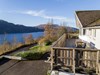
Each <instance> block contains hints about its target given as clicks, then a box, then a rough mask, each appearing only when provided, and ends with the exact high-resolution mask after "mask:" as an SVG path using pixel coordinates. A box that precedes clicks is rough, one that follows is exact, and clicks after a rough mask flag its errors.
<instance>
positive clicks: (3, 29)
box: [0, 20, 44, 34]
mask: <svg viewBox="0 0 100 75" xmlns="http://www.w3.org/2000/svg"><path fill="white" fill-rule="evenodd" d="M40 31H44V30H43V29H40V28H37V27H28V26H24V25H19V24H13V23H10V22H7V21H4V20H0V34H4V33H29V32H40Z"/></svg>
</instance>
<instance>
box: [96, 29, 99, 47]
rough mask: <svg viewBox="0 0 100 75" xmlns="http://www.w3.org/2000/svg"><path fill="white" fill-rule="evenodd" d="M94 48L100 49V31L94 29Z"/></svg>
mask: <svg viewBox="0 0 100 75" xmlns="http://www.w3.org/2000/svg"><path fill="white" fill-rule="evenodd" d="M96 48H97V49H100V29H96Z"/></svg>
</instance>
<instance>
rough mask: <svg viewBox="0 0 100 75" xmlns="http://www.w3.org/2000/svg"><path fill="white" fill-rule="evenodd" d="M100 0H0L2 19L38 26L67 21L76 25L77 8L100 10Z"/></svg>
mask: <svg viewBox="0 0 100 75" xmlns="http://www.w3.org/2000/svg"><path fill="white" fill-rule="evenodd" d="M99 9H100V0H0V19H3V20H6V21H8V22H12V23H15V24H24V25H26V26H36V25H39V24H43V23H47V22H48V21H49V20H50V19H53V20H54V23H57V24H60V23H61V22H63V21H64V22H66V24H67V25H68V26H74V27H75V16H74V13H75V11H76V10H99Z"/></svg>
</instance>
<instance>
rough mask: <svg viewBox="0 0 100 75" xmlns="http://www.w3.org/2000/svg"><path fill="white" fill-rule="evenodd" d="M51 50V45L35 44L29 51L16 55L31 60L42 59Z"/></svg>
mask: <svg viewBox="0 0 100 75" xmlns="http://www.w3.org/2000/svg"><path fill="white" fill-rule="evenodd" d="M48 51H50V46H49V45H48V46H46V45H45V46H40V45H37V46H34V47H31V48H30V49H29V50H28V51H24V52H19V53H17V54H15V56H20V57H23V58H26V59H29V60H33V59H40V58H41V57H42V56H43V55H44V54H45V53H46V52H48Z"/></svg>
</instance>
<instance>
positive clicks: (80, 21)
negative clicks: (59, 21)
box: [75, 10, 100, 49]
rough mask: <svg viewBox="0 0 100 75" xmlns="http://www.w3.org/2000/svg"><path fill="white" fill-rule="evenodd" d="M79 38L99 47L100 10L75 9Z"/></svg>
mask: <svg viewBox="0 0 100 75" xmlns="http://www.w3.org/2000/svg"><path fill="white" fill-rule="evenodd" d="M75 17H76V25H77V27H78V28H79V38H80V39H82V40H84V41H87V42H88V43H90V44H91V46H92V47H95V48H97V49H100V10H90V11H76V12H75Z"/></svg>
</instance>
